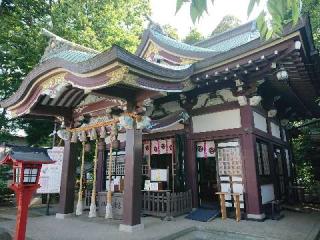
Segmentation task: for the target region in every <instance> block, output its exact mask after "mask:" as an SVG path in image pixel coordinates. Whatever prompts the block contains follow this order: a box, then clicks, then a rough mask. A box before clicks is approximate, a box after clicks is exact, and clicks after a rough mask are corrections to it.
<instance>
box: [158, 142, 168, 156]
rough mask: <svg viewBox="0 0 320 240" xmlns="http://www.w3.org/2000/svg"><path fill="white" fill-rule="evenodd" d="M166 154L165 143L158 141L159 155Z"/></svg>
mask: <svg viewBox="0 0 320 240" xmlns="http://www.w3.org/2000/svg"><path fill="white" fill-rule="evenodd" d="M166 153H167V141H166V140H159V154H166Z"/></svg>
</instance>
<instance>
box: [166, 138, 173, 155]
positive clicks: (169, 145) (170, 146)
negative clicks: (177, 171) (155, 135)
mask: <svg viewBox="0 0 320 240" xmlns="http://www.w3.org/2000/svg"><path fill="white" fill-rule="evenodd" d="M166 141H167V153H168V154H172V152H173V142H172V138H169V139H167V140H166Z"/></svg>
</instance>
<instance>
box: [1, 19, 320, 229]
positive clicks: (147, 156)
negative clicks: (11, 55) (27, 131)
mask: <svg viewBox="0 0 320 240" xmlns="http://www.w3.org/2000/svg"><path fill="white" fill-rule="evenodd" d="M44 34H45V35H47V36H48V38H49V44H48V47H47V48H46V50H45V52H44V55H43V57H42V59H41V61H40V62H39V64H38V65H37V66H36V67H35V68H34V69H33V70H32V71H31V72H30V73H29V74H28V75H27V76H26V77H25V79H24V80H23V82H22V83H21V86H20V88H19V89H18V90H17V91H16V92H15V93H14V94H13V95H12V96H11V97H10V98H8V99H6V100H4V101H2V102H0V106H1V107H2V108H6V109H7V110H8V111H10V113H11V115H12V116H14V117H19V118H32V119H48V120H51V121H55V122H57V123H58V124H59V126H60V128H59V131H58V133H59V136H60V137H61V138H62V139H63V144H62V146H64V160H63V169H62V178H61V189H60V202H59V208H58V214H57V217H60V218H64V217H65V216H68V215H70V214H73V213H75V212H76V205H77V204H75V202H76V201H77V200H76V199H75V196H76V194H75V191H80V192H82V189H83V188H84V185H82V183H81V188H80V190H79V188H78V187H77V188H76V179H78V182H79V175H78V174H76V166H77V165H79V159H81V156H82V155H83V156H84V157H83V160H84V163H85V164H91V165H92V168H91V170H90V171H91V176H92V177H91V178H90V179H87V182H88V181H91V182H92V188H91V189H86V190H87V191H86V192H87V193H90V191H91V193H90V194H92V195H90V196H91V198H86V197H85V195H86V194H85V193H84V192H83V194H82V193H81V194H79V195H78V196H79V197H80V201H84V200H85V199H86V200H88V199H89V200H90V199H91V204H92V200H96V201H97V202H98V205H97V206H96V209H97V213H98V215H99V216H104V214H105V212H106V211H108V210H106V201H109V200H110V199H109V197H107V194H106V192H107V191H110V192H112V193H113V200H112V201H113V202H112V207H113V208H118V210H117V209H113V211H114V212H113V218H118V219H122V225H121V226H120V229H122V230H124V231H131V230H134V229H136V228H140V227H141V213H143V214H145V215H152V216H156V217H175V216H178V215H181V214H185V213H188V212H190V211H191V210H192V209H193V208H198V207H202V208H209V209H210V208H216V207H217V206H219V204H220V202H219V195H218V194H216V193H221V192H223V193H230V195H228V194H226V195H225V205H226V207H227V208H230V209H233V208H234V204H235V203H234V199H233V197H232V196H233V195H232V194H231V193H239V194H240V208H241V213H242V216H243V218H246V219H255V220H263V219H264V218H265V214H266V211H267V210H266V209H267V205H268V204H269V203H270V202H272V201H275V200H277V201H278V202H280V204H281V203H284V202H286V201H288V199H290V198H291V197H292V191H291V186H292V184H293V179H294V173H295V172H294V159H292V152H291V149H290V143H289V140H290V136H289V135H288V131H287V126H288V123H289V121H295V120H301V119H312V118H318V117H319V115H320V114H319V113H320V111H319V110H320V107H319V105H318V103H317V101H316V99H317V97H318V96H319V90H320V85H319V82H318V81H319V80H320V78H319V77H320V61H319V59H320V58H319V52H318V50H317V49H315V46H314V43H313V40H312V32H311V27H310V21H309V18H307V17H305V18H302V19H301V20H300V21H299V22H298V24H297V25H296V26H294V27H292V26H290V25H288V26H285V27H284V32H283V35H282V36H281V37H278V38H273V39H270V40H267V41H266V40H262V39H261V38H260V34H259V31H258V29H257V27H256V23H255V22H254V21H253V22H248V23H246V24H244V25H241V26H239V27H237V28H234V29H231V30H229V31H226V32H223V33H221V34H218V35H214V36H212V37H209V38H208V39H205V40H203V41H200V42H197V43H195V44H194V45H188V44H185V43H182V42H179V41H177V40H174V39H172V38H170V37H168V36H166V34H165V33H164V32H163V30H162V29H161V27H160V26H159V25H157V24H155V23H152V22H151V23H150V24H149V26H148V28H147V29H146V30H145V31H144V33H143V36H142V37H141V43H140V45H139V46H138V48H137V51H136V52H135V53H134V54H133V53H130V52H128V51H126V50H124V49H123V48H121V47H119V46H116V45H115V46H113V47H112V48H111V49H108V50H106V51H104V52H98V51H96V50H94V49H90V48H87V47H84V46H81V45H78V44H76V43H72V42H69V41H68V40H66V39H63V38H61V37H59V36H56V35H55V34H53V33H51V32H49V31H46V30H44ZM90 141H91V142H93V143H95V144H96V145H95V146H96V147H95V148H94V149H93V148H92V149H91V151H93V152H95V154H94V155H95V158H94V160H93V161H91V162H90V163H88V162H87V161H88V160H87V158H86V156H87V154H86V153H83V154H82V151H83V152H84V151H85V146H86V144H88V143H90ZM81 143H82V146H83V148H82V147H81ZM92 145H94V144H92ZM88 148H89V147H88ZM82 149H83V150H82ZM86 151H89V150H88V149H87V150H86ZM110 155H111V158H110ZM79 156H80V158H78V157H79ZM80 161H81V160H80ZM82 163H83V162H82ZM110 164H111V166H110ZM80 165H81V164H80ZM82 165H83V164H82ZM80 172H81V173H80V180H81V182H82V181H83V179H84V178H85V176H84V175H85V174H84V172H83V168H81V170H80ZM109 180H110V181H109ZM88 186H89V184H87V187H88ZM89 190H90V191H89ZM83 191H85V190H83ZM108 199H109V200H108ZM117 199H118V200H119V199H120V200H119V202H118V203H117V202H115V201H116V200H117ZM78 203H79V200H78ZM80 205H81V204H80ZM83 205H84V206H83V208H85V207H86V206H87V207H88V206H89V205H88V204H87V205H86V204H85V203H83ZM117 206H118V207H117ZM96 209H95V208H91V207H90V214H91V216H95V213H94V211H95V210H96ZM119 209H120V210H119ZM79 214H84V213H82V212H81V211H80V213H79ZM92 214H93V215H92Z"/></svg>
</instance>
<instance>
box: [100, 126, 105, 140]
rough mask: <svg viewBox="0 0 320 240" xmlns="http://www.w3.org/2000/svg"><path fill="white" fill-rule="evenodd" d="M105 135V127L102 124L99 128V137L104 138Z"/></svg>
mask: <svg viewBox="0 0 320 240" xmlns="http://www.w3.org/2000/svg"><path fill="white" fill-rule="evenodd" d="M106 136H107V131H106V128H105V127H104V126H102V127H101V128H100V138H106Z"/></svg>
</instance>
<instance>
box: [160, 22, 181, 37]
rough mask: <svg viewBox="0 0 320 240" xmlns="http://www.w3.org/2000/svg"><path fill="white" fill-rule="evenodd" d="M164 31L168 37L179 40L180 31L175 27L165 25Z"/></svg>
mask: <svg viewBox="0 0 320 240" xmlns="http://www.w3.org/2000/svg"><path fill="white" fill-rule="evenodd" d="M162 29H163V31H164V33H165V34H166V35H167V36H168V37H171V38H173V39H175V40H179V35H178V29H176V28H175V27H173V26H171V25H169V24H165V25H163V26H162Z"/></svg>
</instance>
